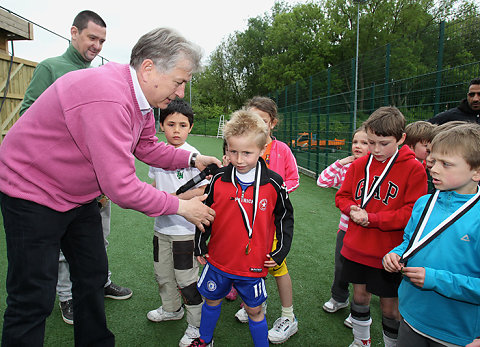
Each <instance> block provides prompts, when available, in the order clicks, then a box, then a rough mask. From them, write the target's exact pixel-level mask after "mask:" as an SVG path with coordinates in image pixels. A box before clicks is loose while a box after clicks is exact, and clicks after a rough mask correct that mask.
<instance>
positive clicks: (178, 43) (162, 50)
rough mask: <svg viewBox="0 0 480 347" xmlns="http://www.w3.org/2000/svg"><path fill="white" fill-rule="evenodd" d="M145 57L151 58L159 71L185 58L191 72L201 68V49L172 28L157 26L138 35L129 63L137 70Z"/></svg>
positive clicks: (167, 68) (165, 70)
mask: <svg viewBox="0 0 480 347" xmlns="http://www.w3.org/2000/svg"><path fill="white" fill-rule="evenodd" d="M145 59H151V60H152V61H153V63H154V65H155V67H156V68H157V70H158V71H160V72H168V71H170V70H171V69H173V68H174V67H175V66H176V64H177V63H178V62H179V61H180V60H181V59H187V60H188V61H189V62H190V64H191V73H195V72H197V71H199V70H200V69H201V59H202V50H201V48H200V47H199V46H198V45H196V44H194V43H193V42H190V41H188V40H187V39H185V38H184V37H183V36H181V35H180V34H179V33H177V32H176V31H174V30H173V29H169V28H157V29H153V30H152V31H150V32H149V33H147V34H145V35H143V36H142V37H140V39H139V40H138V42H137V43H136V44H135V46H134V47H133V49H132V54H131V56H130V65H131V66H132V67H133V68H134V69H135V70H138V69H139V68H140V65H141V64H142V63H143V61H144V60H145Z"/></svg>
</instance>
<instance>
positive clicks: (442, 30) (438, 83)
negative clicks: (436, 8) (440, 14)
mask: <svg viewBox="0 0 480 347" xmlns="http://www.w3.org/2000/svg"><path fill="white" fill-rule="evenodd" d="M444 40H445V22H444V21H441V22H440V25H439V33H438V53H437V78H436V82H435V104H434V107H433V112H434V113H433V114H437V113H438V112H439V111H440V92H441V88H442V69H443V43H444Z"/></svg>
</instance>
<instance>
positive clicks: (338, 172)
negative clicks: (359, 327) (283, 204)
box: [317, 126, 368, 328]
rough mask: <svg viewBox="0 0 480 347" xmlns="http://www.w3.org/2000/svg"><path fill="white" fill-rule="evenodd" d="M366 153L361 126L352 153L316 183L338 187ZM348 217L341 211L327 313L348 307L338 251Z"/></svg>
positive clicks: (324, 307) (327, 169)
mask: <svg viewBox="0 0 480 347" xmlns="http://www.w3.org/2000/svg"><path fill="white" fill-rule="evenodd" d="M367 153H368V140H367V133H366V132H365V128H364V127H363V126H361V127H360V128H358V129H357V130H356V131H355V133H354V134H353V140H352V155H350V156H348V157H346V158H343V159H340V160H337V161H335V162H334V163H333V164H332V165H330V166H329V167H327V168H326V169H325V170H323V171H322V173H321V174H320V176H318V180H317V185H318V186H319V187H322V188H330V187H340V186H341V185H342V183H343V180H344V179H345V174H346V172H347V169H348V168H349V167H350V165H351V164H352V162H353V161H354V160H355V159H358V158H360V157H363V156H364V155H366V154H367ZM348 219H349V218H348V216H347V215H345V214H343V213H342V214H341V216H340V223H339V225H338V232H337V241H336V246H335V273H334V276H333V283H332V288H331V292H332V297H331V298H330V300H328V301H327V302H326V303H325V304H324V305H323V309H324V310H325V311H326V312H329V313H333V312H337V311H338V310H340V309H342V308H344V307H348V304H349V302H348V297H349V296H350V293H349V292H348V283H344V282H342V281H340V273H341V271H342V267H343V263H342V261H341V257H340V251H341V250H342V246H343V237H344V236H345V233H346V231H347V228H348ZM344 324H345V325H346V326H348V327H350V328H351V327H352V323H351V321H350V316H348V317H347V318H346V319H345V321H344Z"/></svg>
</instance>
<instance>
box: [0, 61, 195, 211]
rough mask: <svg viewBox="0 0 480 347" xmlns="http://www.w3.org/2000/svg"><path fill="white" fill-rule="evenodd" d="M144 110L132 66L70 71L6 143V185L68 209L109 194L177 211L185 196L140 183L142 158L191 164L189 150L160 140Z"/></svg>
mask: <svg viewBox="0 0 480 347" xmlns="http://www.w3.org/2000/svg"><path fill="white" fill-rule="evenodd" d="M157 141H158V140H157V138H156V137H155V125H154V118H153V114H152V112H150V113H148V114H147V115H145V116H144V115H142V113H141V112H140V108H139V106H138V103H137V100H136V98H135V93H134V89H133V84H132V79H131V75H130V72H129V67H128V65H122V64H116V63H108V64H106V65H104V66H102V67H99V68H95V69H85V70H79V71H74V72H70V73H68V74H66V75H64V76H63V77H61V78H59V79H58V80H57V81H56V82H55V83H54V84H52V85H51V86H50V87H49V88H48V89H47V90H46V91H45V92H44V93H43V94H42V95H41V96H40V97H39V98H38V99H37V101H35V102H34V103H33V105H32V106H31V107H30V108H29V109H28V110H27V112H25V114H24V115H23V116H22V117H21V118H20V119H19V120H18V121H17V122H16V123H15V125H14V126H13V127H12V129H11V130H10V131H9V132H8V134H7V136H6V137H5V140H4V141H3V143H2V145H1V146H0V190H1V191H2V192H3V193H5V194H7V195H9V196H12V197H17V198H21V199H25V200H30V201H33V202H36V203H38V204H41V205H45V206H48V207H50V208H52V209H54V210H57V211H60V212H64V211H67V210H70V209H72V208H75V207H77V206H79V205H81V204H84V203H87V202H89V201H91V200H92V199H94V198H95V197H97V196H99V195H100V194H101V193H104V194H106V195H107V196H108V197H109V198H110V199H111V200H112V201H113V202H115V203H116V204H118V205H119V206H120V207H122V208H130V209H134V210H138V211H141V212H143V213H145V214H147V215H149V216H158V215H161V214H174V213H176V212H177V210H178V199H177V198H176V197H174V196H172V195H170V194H166V193H164V192H161V191H158V190H156V189H155V188H154V187H152V186H151V185H150V184H147V183H144V182H141V181H140V180H139V179H138V178H137V176H136V174H135V157H136V158H138V159H139V160H141V161H143V162H145V163H147V164H149V165H152V166H156V167H162V168H165V169H167V170H175V169H177V168H182V167H186V166H188V158H189V155H190V153H189V152H187V151H184V150H176V149H174V148H173V147H171V146H167V145H165V144H163V143H158V142H157Z"/></svg>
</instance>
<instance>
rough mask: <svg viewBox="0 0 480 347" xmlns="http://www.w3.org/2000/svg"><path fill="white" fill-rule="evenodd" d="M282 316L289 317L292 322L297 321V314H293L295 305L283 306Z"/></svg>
mask: <svg viewBox="0 0 480 347" xmlns="http://www.w3.org/2000/svg"><path fill="white" fill-rule="evenodd" d="M282 317H287V318H288V319H289V320H290V322H294V321H295V315H294V314H293V305H292V306H290V307H283V306H282Z"/></svg>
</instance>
